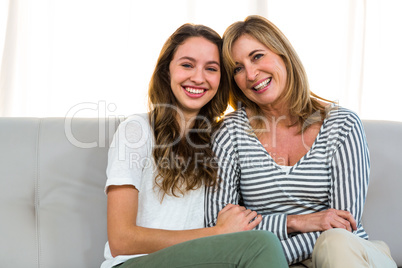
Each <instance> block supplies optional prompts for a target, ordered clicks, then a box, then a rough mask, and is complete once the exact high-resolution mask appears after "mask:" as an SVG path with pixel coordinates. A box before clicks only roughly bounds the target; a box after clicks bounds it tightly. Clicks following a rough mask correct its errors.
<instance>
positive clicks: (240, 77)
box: [231, 34, 287, 108]
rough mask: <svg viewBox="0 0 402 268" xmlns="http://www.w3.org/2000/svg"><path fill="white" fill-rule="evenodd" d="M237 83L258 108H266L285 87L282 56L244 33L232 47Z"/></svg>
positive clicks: (285, 74) (284, 70) (285, 75)
mask: <svg viewBox="0 0 402 268" xmlns="http://www.w3.org/2000/svg"><path fill="white" fill-rule="evenodd" d="M231 54H232V58H233V60H234V61H235V63H236V65H235V67H234V68H235V69H234V80H235V82H236V84H237V86H238V87H239V88H240V89H241V90H242V92H243V93H244V94H245V95H246V97H247V98H249V99H250V100H251V101H253V102H254V103H256V104H257V105H258V106H260V108H264V107H269V106H270V105H271V104H272V103H273V102H275V101H277V100H278V98H279V96H280V95H281V94H282V92H283V91H284V90H285V87H286V78H287V71H286V66H285V63H284V61H283V60H282V58H281V57H280V56H279V55H277V54H275V53H274V52H272V51H271V50H270V49H269V48H267V47H266V46H265V45H264V44H262V43H261V42H259V41H257V40H256V39H255V38H253V37H251V36H250V35H248V34H243V35H242V36H240V37H239V38H238V39H237V40H236V41H235V42H234V43H233V46H232V50H231Z"/></svg>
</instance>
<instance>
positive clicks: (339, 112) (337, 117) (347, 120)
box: [327, 105, 362, 127]
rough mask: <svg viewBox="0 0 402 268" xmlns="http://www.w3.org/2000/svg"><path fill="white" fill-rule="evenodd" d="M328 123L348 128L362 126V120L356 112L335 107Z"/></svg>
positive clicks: (330, 113) (330, 112) (329, 114)
mask: <svg viewBox="0 0 402 268" xmlns="http://www.w3.org/2000/svg"><path fill="white" fill-rule="evenodd" d="M327 121H328V123H330V124H334V123H336V124H342V125H344V126H345V127H346V126H350V127H352V126H355V125H358V126H361V125H362V123H361V119H360V117H359V116H358V115H357V113H356V112H354V111H352V110H349V109H347V108H344V107H341V106H338V105H334V106H332V107H331V110H330V111H329V113H328V117H327Z"/></svg>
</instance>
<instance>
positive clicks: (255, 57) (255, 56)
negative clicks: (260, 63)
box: [253, 54, 264, 60]
mask: <svg viewBox="0 0 402 268" xmlns="http://www.w3.org/2000/svg"><path fill="white" fill-rule="evenodd" d="M262 56H264V54H256V55H254V57H253V60H258V59H260V58H261V57H262Z"/></svg>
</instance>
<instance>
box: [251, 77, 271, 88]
mask: <svg viewBox="0 0 402 268" xmlns="http://www.w3.org/2000/svg"><path fill="white" fill-rule="evenodd" d="M271 79H272V77H271V78H268V79H267V80H264V81H262V82H261V83H259V84H258V85H257V86H255V87H254V89H255V90H257V91H258V90H260V89H263V88H264V87H265V86H266V85H268V83H269V82H271Z"/></svg>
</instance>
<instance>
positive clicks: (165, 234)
mask: <svg viewBox="0 0 402 268" xmlns="http://www.w3.org/2000/svg"><path fill="white" fill-rule="evenodd" d="M137 210H138V190H137V189H136V188H135V187H134V186H131V185H122V186H109V188H108V201H107V226H108V227H107V228H108V239H109V246H110V250H111V253H112V256H117V255H133V254H147V253H152V252H155V251H158V250H160V249H163V248H166V247H169V246H172V245H175V244H178V243H181V242H185V241H188V240H191V239H196V238H200V237H205V236H211V235H217V234H224V233H231V232H238V231H245V230H251V229H253V228H254V227H255V226H256V225H257V224H258V223H259V222H260V221H261V216H258V217H257V213H256V212H252V211H250V210H247V209H245V208H244V207H241V206H236V205H228V206H226V207H225V208H223V209H222V211H220V212H219V216H218V222H217V225H216V226H215V227H212V228H200V229H193V230H184V231H170V230H161V229H152V228H144V227H140V226H137V225H136V218H137ZM255 217H257V218H256V220H254V221H253V219H254V218H255Z"/></svg>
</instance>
